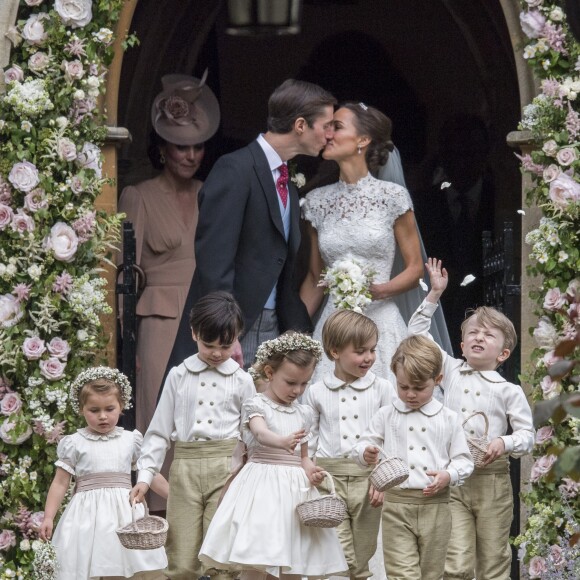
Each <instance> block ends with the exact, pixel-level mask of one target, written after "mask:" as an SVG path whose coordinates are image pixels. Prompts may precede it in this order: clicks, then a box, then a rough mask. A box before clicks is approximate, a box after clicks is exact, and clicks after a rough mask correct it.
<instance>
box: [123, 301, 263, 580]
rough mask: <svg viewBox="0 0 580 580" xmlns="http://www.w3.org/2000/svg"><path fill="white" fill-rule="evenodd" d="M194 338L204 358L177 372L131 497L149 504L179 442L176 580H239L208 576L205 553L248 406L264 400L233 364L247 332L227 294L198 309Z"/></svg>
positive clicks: (172, 514) (171, 551)
mask: <svg viewBox="0 0 580 580" xmlns="http://www.w3.org/2000/svg"><path fill="white" fill-rule="evenodd" d="M189 320H190V324H191V330H192V336H193V340H195V341H196V342H197V346H198V350H199V352H198V353H197V354H194V355H193V356H190V357H188V358H186V359H185V360H184V361H183V363H182V364H180V365H179V366H177V367H173V368H172V369H171V371H169V374H168V376H167V379H166V381H165V386H164V388H163V393H162V394H161V398H160V399H159V404H158V405H157V409H156V410H155V414H154V415H153V419H152V420H151V424H150V425H149V429H147V433H146V434H145V439H144V441H143V445H142V447H141V457H140V458H139V459H138V461H137V468H138V469H139V474H138V478H137V485H135V487H134V488H133V490H132V491H131V499H133V498H136V499H137V501H141V500H142V498H143V497H144V495H145V493H147V491H148V490H149V486H150V485H151V481H152V478H153V476H154V474H156V473H158V472H159V470H160V469H161V465H162V464H163V460H164V459H165V453H166V452H167V450H168V449H169V446H170V444H171V441H175V442H176V445H175V456H174V459H173V463H172V464H171V469H170V472H169V499H168V502H167V521H168V522H169V531H168V536H167V544H166V546H165V549H166V552H167V559H168V561H169V565H168V568H167V570H166V571H165V574H166V575H167V577H168V578H171V579H172V580H173V579H179V580H190V579H191V578H199V577H201V576H204V575H206V576H211V578H213V579H216V580H217V579H220V580H231V578H232V576H231V574H228V573H227V572H222V571H219V570H214V569H210V570H206V569H204V567H203V566H202V564H201V562H200V561H199V559H198V557H197V555H198V553H199V550H200V548H201V544H202V542H203V539H204V536H205V533H206V531H207V529H208V527H209V524H210V521H211V519H212V517H213V515H214V514H215V511H216V509H217V504H218V500H219V497H220V494H221V491H222V488H223V486H224V484H225V483H226V480H227V479H228V478H229V476H230V464H231V456H232V453H233V451H234V448H235V447H236V445H237V440H238V436H239V434H240V421H241V409H242V404H243V402H244V401H245V400H246V399H250V398H251V397H253V396H254V395H255V394H256V390H255V388H254V383H253V381H252V378H251V377H250V375H249V374H248V373H246V372H245V371H244V370H243V369H242V368H240V366H239V365H238V363H237V362H235V361H234V360H233V359H232V358H231V355H232V352H233V350H234V345H235V344H236V342H237V340H238V336H239V334H240V332H241V330H242V327H243V318H242V312H241V310H240V307H239V306H238V304H237V303H236V301H235V300H234V298H233V296H231V295H230V294H228V293H227V292H213V293H211V294H207V295H206V296H204V297H203V298H201V299H200V300H198V301H197V303H196V304H195V306H194V307H193V308H192V310H191V314H190V319H189Z"/></svg>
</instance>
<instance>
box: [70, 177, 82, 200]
mask: <svg viewBox="0 0 580 580" xmlns="http://www.w3.org/2000/svg"><path fill="white" fill-rule="evenodd" d="M69 185H70V189H71V191H72V192H73V193H74V194H75V195H79V194H81V193H82V192H83V191H84V190H85V186H84V183H83V179H82V177H81V176H80V175H73V176H72V177H71V179H70V182H69Z"/></svg>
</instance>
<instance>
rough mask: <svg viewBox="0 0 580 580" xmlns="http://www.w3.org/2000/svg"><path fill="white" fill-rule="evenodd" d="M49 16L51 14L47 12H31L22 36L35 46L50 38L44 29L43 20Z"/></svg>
mask: <svg viewBox="0 0 580 580" xmlns="http://www.w3.org/2000/svg"><path fill="white" fill-rule="evenodd" d="M48 18H49V16H48V14H47V13H46V12H37V13H35V14H31V15H30V17H29V18H28V20H27V21H26V24H25V25H24V28H23V29H22V38H24V40H26V42H27V43H28V44H32V45H33V46H39V45H41V44H43V43H44V41H45V40H46V39H47V38H48V34H47V33H46V30H45V29H44V24H43V20H46V19H48Z"/></svg>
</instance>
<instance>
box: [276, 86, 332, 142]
mask: <svg viewBox="0 0 580 580" xmlns="http://www.w3.org/2000/svg"><path fill="white" fill-rule="evenodd" d="M335 104H336V99H335V98H334V97H333V96H332V95H331V94H330V93H329V92H328V91H325V90H324V89H323V88H322V87H319V86H318V85H315V84H313V83H308V82H306V81H297V80H295V79H288V80H286V81H284V82H283V83H282V84H281V85H280V86H279V87H278V88H276V89H275V90H274V92H273V93H272V94H271V95H270V99H269V100H268V131H271V132H272V133H281V134H285V133H290V131H292V128H293V127H294V122H295V121H296V119H299V118H300V117H302V118H303V119H304V120H305V121H306V123H308V126H309V127H312V125H313V124H314V121H315V120H316V118H317V117H319V116H320V115H321V114H322V113H323V112H324V109H325V107H329V106H334V105H335Z"/></svg>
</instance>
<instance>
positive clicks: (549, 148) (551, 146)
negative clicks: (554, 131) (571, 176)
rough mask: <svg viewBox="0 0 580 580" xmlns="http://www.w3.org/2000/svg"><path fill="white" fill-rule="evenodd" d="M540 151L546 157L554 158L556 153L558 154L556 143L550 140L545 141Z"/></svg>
mask: <svg viewBox="0 0 580 580" xmlns="http://www.w3.org/2000/svg"><path fill="white" fill-rule="evenodd" d="M542 151H543V152H544V153H545V154H546V155H547V156H548V157H555V156H556V153H558V143H556V141H554V139H550V140H549V141H546V142H545V143H544V145H543V146H542Z"/></svg>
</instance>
